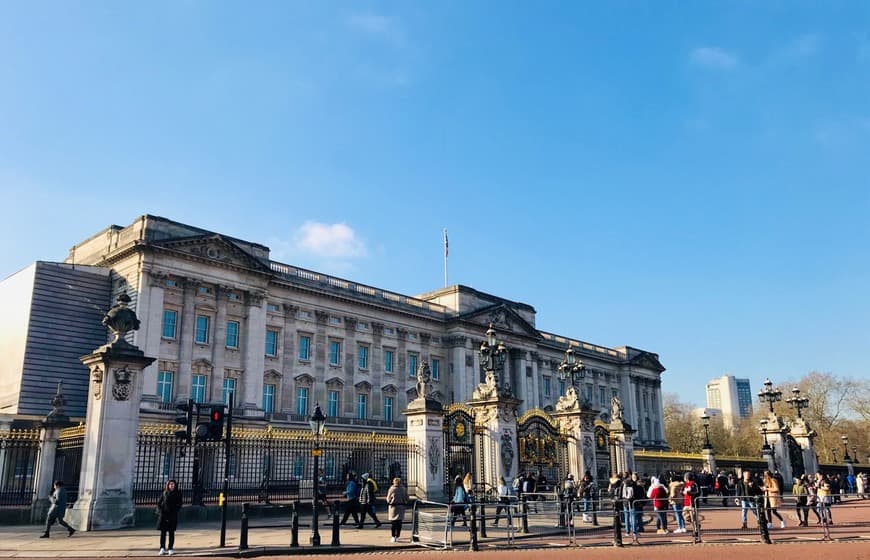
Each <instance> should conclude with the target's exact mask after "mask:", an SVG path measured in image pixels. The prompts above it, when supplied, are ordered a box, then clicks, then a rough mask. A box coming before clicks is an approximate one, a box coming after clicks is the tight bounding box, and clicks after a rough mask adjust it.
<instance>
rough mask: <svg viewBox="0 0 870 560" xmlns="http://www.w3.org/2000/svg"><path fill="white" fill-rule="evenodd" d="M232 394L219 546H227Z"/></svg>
mask: <svg viewBox="0 0 870 560" xmlns="http://www.w3.org/2000/svg"><path fill="white" fill-rule="evenodd" d="M233 397H234V395H233V393H230V394H229V401H228V403H227V407H228V410H227V437H226V440H224V484H223V489H222V491H221V499H220V506H221V542H220V546H221V547H225V546H226V545H227V498H228V494H229V491H230V443H231V440H232V433H233Z"/></svg>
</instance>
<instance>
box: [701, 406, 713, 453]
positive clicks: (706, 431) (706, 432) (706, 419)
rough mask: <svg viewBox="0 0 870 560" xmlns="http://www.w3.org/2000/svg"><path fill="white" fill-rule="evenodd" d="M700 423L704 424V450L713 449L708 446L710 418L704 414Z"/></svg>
mask: <svg viewBox="0 0 870 560" xmlns="http://www.w3.org/2000/svg"><path fill="white" fill-rule="evenodd" d="M701 422H703V423H704V449H713V446H712V445H710V416H709V415H707V414H704V415H703V416H701Z"/></svg>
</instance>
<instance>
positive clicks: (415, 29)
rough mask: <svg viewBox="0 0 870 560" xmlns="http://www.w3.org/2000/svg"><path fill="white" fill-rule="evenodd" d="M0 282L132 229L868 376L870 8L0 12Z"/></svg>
mask: <svg viewBox="0 0 870 560" xmlns="http://www.w3.org/2000/svg"><path fill="white" fill-rule="evenodd" d="M0 84H2V87H0V196H2V200H3V201H4V203H3V205H2V207H0V239H4V240H5V241H3V242H2V243H3V251H2V256H3V259H2V265H0V266H2V268H0V277H5V276H7V275H8V274H11V273H12V272H14V271H16V270H18V269H20V268H22V267H24V266H26V265H27V264H29V263H30V262H32V261H34V260H37V259H42V260H59V259H62V258H63V257H65V256H66V253H67V250H68V249H69V247H70V246H72V245H73V244H74V243H75V242H77V241H79V240H81V239H84V238H86V237H87V236H89V235H91V234H93V233H95V232H97V231H99V230H100V229H101V228H103V227H105V226H107V225H108V224H110V223H118V224H123V225H126V224H128V223H130V222H131V221H132V220H133V219H134V218H135V217H136V216H138V215H141V214H143V213H152V214H157V215H162V216H166V217H168V218H172V219H176V220H179V221H183V222H187V223H191V224H195V225H199V226H201V227H205V228H209V229H212V230H216V231H220V232H224V233H227V234H231V235H234V236H237V237H241V238H244V239H249V240H252V241H258V242H261V243H264V244H267V245H269V246H270V247H272V249H273V258H275V259H277V260H282V261H285V262H290V263H293V264H296V265H299V266H304V267H309V268H314V269H317V270H321V271H325V272H330V273H333V274H338V275H342V276H346V277H349V278H352V279H354V280H356V281H359V282H363V283H368V284H372V285H376V286H378V287H382V288H385V289H390V290H394V291H398V292H402V293H407V294H415V293H420V292H424V291H429V290H431V289H435V288H438V287H440V286H441V285H442V283H443V270H442V245H441V231H442V228H444V227H447V228H448V229H449V235H450V281H451V283H462V284H466V285H470V286H473V287H475V288H477V289H480V290H483V291H486V292H490V293H494V294H497V295H500V296H502V297H506V298H509V299H514V300H519V301H523V302H526V303H529V304H531V305H533V306H534V307H535V308H536V309H537V312H538V327H539V328H541V329H544V330H547V331H551V332H557V333H560V334H566V335H569V336H573V337H577V338H580V339H583V340H586V341H589V342H594V343H597V344H604V345H610V346H620V345H624V344H627V345H631V346H635V347H639V348H643V349H647V350H650V351H654V352H657V353H659V354H660V356H661V359H662V362H663V363H664V364H665V366H666V367H667V368H668V371H667V372H666V373H665V374H664V378H663V388H664V391H666V392H675V393H679V394H680V395H681V397H682V398H683V399H684V400H687V401H693V402H696V403H701V402H702V400H703V386H704V382H705V381H706V380H707V379H709V378H712V377H715V376H719V375H722V374H725V373H733V374H735V375H737V376H740V377H749V378H750V379H751V380H752V383H753V388H754V389H757V388H758V387H759V385H760V383H761V381H762V380H763V379H764V377H766V376H769V377H770V378H771V379H773V380H774V381H778V380H784V379H787V378H791V379H794V378H797V377H800V376H802V375H803V374H805V373H807V372H809V371H811V370H820V371H830V372H833V373H836V374H839V375H844V376H854V377H860V378H864V379H867V378H870V373H868V367H867V363H868V360H867V357H866V356H867V352H866V348H867V341H868V338H870V326H868V325H870V321H868V317H870V303H868V296H867V293H868V290H867V286H868V285H870V266H868V262H870V259H868V256H870V255H868V247H870V244H868V242H870V226H868V219H867V214H868V210H870V182H868V179H870V173H868V171H870V169H868V167H870V163H868V162H870V158H868V155H870V5H868V4H866V3H862V2H831V3H824V4H819V3H818V2H775V1H771V2H762V3H759V2H728V3H725V2H715V3H711V2H692V3H687V2H650V3H642V2H601V3H595V4H593V3H591V2H564V3H562V2H543V3H542V2H535V3H511V2H446V1H445V2H425V3H424V2H395V3H392V2H390V3H381V2H343V3H328V2H309V3H303V2H274V3H271V2H255V3H228V2H193V1H187V2H184V1H177V2H147V3H138V4H136V3H117V2H106V3H95V2H83V3H64V2H49V3H43V2H17V3H13V2H6V3H2V4H0Z"/></svg>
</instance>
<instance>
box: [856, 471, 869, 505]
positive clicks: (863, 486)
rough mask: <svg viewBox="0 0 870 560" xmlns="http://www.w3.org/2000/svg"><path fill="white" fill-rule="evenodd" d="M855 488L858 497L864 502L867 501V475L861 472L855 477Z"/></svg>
mask: <svg viewBox="0 0 870 560" xmlns="http://www.w3.org/2000/svg"><path fill="white" fill-rule="evenodd" d="M855 488H856V490H857V492H858V497H859V498H861V499H862V500H864V499H866V498H867V496H866V492H867V473H865V472H860V473H858V476H856V477H855Z"/></svg>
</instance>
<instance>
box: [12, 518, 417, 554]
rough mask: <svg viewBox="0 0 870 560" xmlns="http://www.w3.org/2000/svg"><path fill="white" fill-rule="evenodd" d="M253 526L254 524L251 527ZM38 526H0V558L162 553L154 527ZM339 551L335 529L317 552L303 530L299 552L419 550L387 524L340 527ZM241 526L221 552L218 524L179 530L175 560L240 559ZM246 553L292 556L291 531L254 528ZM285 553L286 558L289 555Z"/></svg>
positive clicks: (327, 530)
mask: <svg viewBox="0 0 870 560" xmlns="http://www.w3.org/2000/svg"><path fill="white" fill-rule="evenodd" d="M260 523H262V524H263V525H267V524H276V525H278V524H281V523H282V520H278V519H276V520H271V519H267V520H262V521H261V520H258V521H257V524H260ZM252 524H253V523H252ZM42 529H43V528H42V526H40V525H16V526H11V527H0V558H34V557H35V558H58V557H68V558H83V557H101V558H108V557H121V558H124V557H137V556H156V555H157V551H158V549H159V542H160V533H159V532H158V531H157V530H155V529H152V528H150V527H137V528H135V529H122V530H118V531H93V532H77V533H76V534H75V535H73V536H72V537H68V536H67V533H66V530H65V529H64V528H62V527H58V526H57V525H55V527H54V528H53V529H52V532H51V538H48V539H40V538H39V536H40V535H41V534H42ZM341 529H342V530H341V548H338V549H336V548H333V547H330V546H329V544H330V543H331V542H332V525H331V524H328V525H327V526H326V527H323V526H321V529H320V539H321V546H320V547H319V548H314V547H311V546H310V545H309V544H308V541H309V537H310V535H311V529H310V528H309V527H307V526H306V527H300V528H299V544H300V548H299V549H295V550H294V552H295V551H296V550H298V551H299V552H300V553H313V552H321V553H337V552H345V553H349V552H363V551H371V550H382V551H387V550H393V549H403V548H413V549H418V548H419V547H418V546H417V545H412V544H411V543H410V538H411V532H410V525H409V524H407V523H406V525H405V528H404V529H403V531H402V533H403V534H402V538H401V541H402V542H399V543H391V542H390V526H389V525H388V524H387V523H384V524H383V525H381V527H380V528H379V529H375V528H374V527H373V526H372V527H368V526H366V528H365V529H361V530H360V529H356V528H354V527H353V526H351V525H346V526H343V527H342V528H341ZM239 533H240V524H239V522H238V521H234V522H232V523H228V524H227V538H226V544H227V546H226V548H219V547H218V544H219V542H220V523H218V522H210V523H197V524H187V525H184V524H182V525H180V526H179V530H178V532H177V533H176V536H175V553H176V555H177V556H227V557H230V556H238V553H239V551H238V546H239ZM248 546H249V550H248V554H251V555H257V554H258V553H262V552H263V549H264V548H267V549H269V550H270V551H275V552H279V551H280V550H281V549H283V550H285V551H287V552H289V551H290V528H289V527H280V528H274V529H251V530H250V531H249V533H248ZM287 552H285V553H287Z"/></svg>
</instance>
